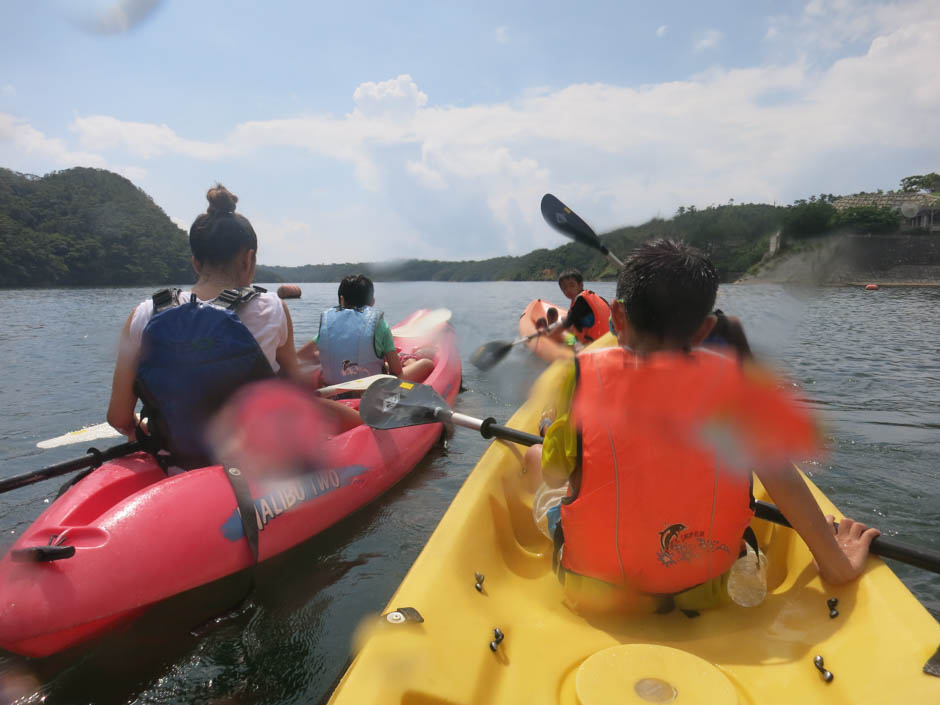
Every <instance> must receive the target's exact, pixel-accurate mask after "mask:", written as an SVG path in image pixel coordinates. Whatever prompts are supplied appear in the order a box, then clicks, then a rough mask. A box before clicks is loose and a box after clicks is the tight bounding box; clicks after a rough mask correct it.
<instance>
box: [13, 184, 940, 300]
mask: <svg viewBox="0 0 940 705" xmlns="http://www.w3.org/2000/svg"><path fill="white" fill-rule="evenodd" d="M935 176H936V174H929V175H927V176H924V177H909V178H908V179H905V180H903V181H902V186H904V185H905V182H906V181H910V180H911V179H914V178H916V179H920V180H922V181H923V180H925V179H926V181H925V183H926V184H927V185H924V184H921V183H920V181H918V182H917V183H916V184H913V185H910V184H908V186H910V189H913V190H915V191H916V190H917V189H921V190H925V189H927V188H928V187H930V188H932V187H933V185H934V183H935V181H936V180H933V181H931V179H932V178H933V177H935ZM938 178H940V177H938ZM904 193H907V191H905V192H904ZM835 199H836V197H835V196H832V195H830V194H823V195H820V197H819V198H818V199H817V198H816V197H811V198H810V200H809V201H805V200H800V201H797V202H796V203H794V204H793V205H792V206H776V205H767V204H740V205H736V204H734V203H733V202H729V203H728V204H727V205H721V206H710V207H708V208H705V209H701V210H699V209H696V208H695V206H689V207H688V208H685V207H680V208H679V209H678V210H677V211H676V213H675V215H674V216H673V217H672V218H669V219H668V220H664V219H661V218H656V219H653V220H650V221H649V222H647V223H644V224H643V225H637V226H630V227H625V228H620V229H617V230H614V231H612V232H610V233H607V234H606V235H603V236H601V239H602V240H603V241H604V244H606V245H607V247H608V248H610V250H611V252H613V253H614V254H616V255H618V256H619V257H621V258H623V257H624V256H626V255H627V254H628V253H629V252H630V251H631V250H632V249H633V248H634V247H635V246H636V245H637V244H639V243H641V242H643V241H645V240H649V239H651V238H655V237H671V238H677V239H682V240H685V241H687V242H689V243H691V244H693V245H695V246H696V247H699V248H700V249H702V250H704V251H706V252H708V253H709V254H710V255H711V257H712V259H713V260H714V262H715V264H716V265H717V267H718V269H719V272H720V273H721V277H722V279H723V280H724V281H733V280H735V279H737V278H738V277H740V276H741V275H742V274H744V273H745V272H746V271H747V270H748V269H750V268H751V267H753V266H754V265H755V264H757V263H758V262H759V261H760V260H761V258H762V257H763V256H764V255H765V253H766V252H767V250H768V243H769V240H770V237H771V235H773V234H774V233H775V232H777V231H780V230H782V231H783V234H784V236H785V238H786V239H787V240H792V241H796V240H801V239H804V238H807V237H817V236H819V235H823V234H826V233H829V232H832V231H833V230H839V231H841V232H849V233H851V232H862V233H872V232H879V233H880V232H892V231H896V230H897V229H898V228H899V227H900V225H901V220H900V216H899V215H898V213H897V212H896V211H894V210H892V209H890V208H879V207H874V206H873V207H861V208H850V209H845V210H843V211H839V212H836V208H835V207H833V206H832V202H833V201H834V200H835ZM535 205H536V204H533V208H534V207H535ZM581 215H582V216H584V217H585V218H586V219H587V220H588V221H590V213H582V214H581ZM534 227H545V228H547V227H548V226H547V225H543V224H542V223H541V222H539V223H537V224H536V225H535V226H534ZM558 242H559V245H560V246H559V247H557V248H555V249H550V250H549V249H541V250H535V251H533V252H530V253H528V254H526V255H522V256H519V257H495V258H492V259H487V260H477V261H461V262H446V261H437V260H409V261H405V262H391V263H389V262H385V263H363V262H359V263H344V264H308V265H305V266H301V267H276V266H265V267H259V268H258V272H257V275H256V280H257V281H261V282H279V281H292V282H335V281H339V280H340V279H341V278H342V277H343V276H345V275H346V274H350V273H356V272H363V273H366V274H368V275H370V276H371V277H372V278H373V279H376V280H378V281H426V280H431V281H493V280H538V279H554V278H556V277H557V276H558V274H559V273H560V272H561V271H562V270H564V269H568V268H570V267H577V268H578V269H580V270H581V271H582V272H583V273H584V275H585V277H586V278H587V279H594V280H596V279H604V278H612V277H613V276H614V274H615V273H614V271H613V267H612V266H611V265H610V263H609V262H608V261H607V259H606V258H604V257H603V256H602V255H600V254H599V253H597V252H595V251H594V250H592V249H590V248H588V247H585V246H584V245H579V244H575V243H571V242H568V243H567V244H565V243H566V241H565V239H564V237H563V236H561V235H558ZM193 280H194V275H193V271H192V266H191V264H190V253H189V243H188V242H187V236H186V233H185V232H183V231H182V230H181V229H180V228H178V227H177V226H176V225H174V224H173V222H172V221H171V220H170V219H169V218H168V217H167V215H166V213H164V212H163V210H162V209H161V208H160V207H159V206H157V205H156V204H155V203H154V202H153V199H151V198H150V196H148V195H147V194H146V193H144V192H143V191H142V190H140V189H139V188H137V187H136V186H134V184H132V183H131V182H130V181H128V180H127V179H125V178H124V177H122V176H119V175H117V174H113V173H111V172H108V171H104V170H101V169H86V168H75V169H68V170H65V171H59V172H53V173H51V174H48V175H46V176H43V177H36V176H31V175H27V174H19V173H16V172H13V171H9V170H7V169H2V168H0V287H16V286H82V285H88V286H106V285H149V284H153V285H156V286H161V285H165V284H171V283H172V284H186V283H189V282H192V281H193Z"/></svg>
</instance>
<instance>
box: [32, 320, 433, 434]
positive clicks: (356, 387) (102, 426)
mask: <svg viewBox="0 0 940 705" xmlns="http://www.w3.org/2000/svg"><path fill="white" fill-rule="evenodd" d="M438 310H441V309H438ZM391 376H392V375H372V376H370V377H361V378H359V379H354V380H351V381H349V382H340V383H339V384H333V385H330V386H329V387H320V388H319V389H317V390H315V391H316V393H317V394H318V395H319V396H321V397H332V396H335V395H337V394H345V393H349V392H361V391H363V390H365V389H367V388H368V387H369V385H370V384H372V383H373V382H374V381H375V380H377V379H382V378H385V377H391ZM121 435H122V434H121V433H120V432H119V431H115V430H114V429H113V428H112V427H111V424H109V423H107V422H105V423H99V424H95V425H94V426H86V427H85V428H80V429H78V430H77V431H69V432H68V433H63V434H62V435H61V436H56V437H55V438H50V439H48V440H45V441H39V443H37V444H36V447H37V448H42V449H43V450H46V449H49V448H58V447H59V446H65V445H74V444H76V443H90V442H91V441H97V440H100V439H102V438H119V437H120V436H121Z"/></svg>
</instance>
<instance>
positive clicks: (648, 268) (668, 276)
mask: <svg viewBox="0 0 940 705" xmlns="http://www.w3.org/2000/svg"><path fill="white" fill-rule="evenodd" d="M717 294H718V271H717V270H716V269H715V265H714V264H712V262H711V260H710V259H708V257H706V256H705V255H704V254H702V253H701V252H699V251H698V250H696V249H695V248H694V247H690V246H688V245H686V244H685V243H681V242H676V241H674V240H654V241H653V242H648V243H646V244H644V245H641V246H640V247H639V248H637V249H636V250H635V251H634V252H633V254H632V255H630V257H628V258H627V261H626V262H624V265H623V267H622V268H621V269H620V276H619V277H618V279H617V298H618V299H620V300H621V301H622V302H623V305H624V308H625V309H626V312H627V318H629V319H630V324H631V325H632V326H633V327H634V328H636V329H637V330H638V331H640V332H643V333H652V334H654V335H657V336H659V337H660V338H661V339H663V340H673V341H677V342H681V343H686V342H688V341H689V339H690V338H691V337H692V335H693V334H694V333H695V331H696V330H698V328H699V326H700V325H702V321H704V320H705V317H706V316H707V315H708V314H709V313H710V312H711V310H712V308H713V307H714V305H715V297H716V296H717Z"/></svg>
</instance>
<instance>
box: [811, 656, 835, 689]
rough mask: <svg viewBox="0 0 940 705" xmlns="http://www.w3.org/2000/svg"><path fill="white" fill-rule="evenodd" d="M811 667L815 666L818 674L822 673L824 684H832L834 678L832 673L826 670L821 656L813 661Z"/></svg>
mask: <svg viewBox="0 0 940 705" xmlns="http://www.w3.org/2000/svg"><path fill="white" fill-rule="evenodd" d="M813 665H814V666H816V668H817V669H818V670H819V672H820V673H822V679H823V680H824V681H826V683H832V679H833V678H834V676H833V675H832V672H830V671H828V670H826V663H825V661H823V657H822V656H816V657H815V658H814V659H813Z"/></svg>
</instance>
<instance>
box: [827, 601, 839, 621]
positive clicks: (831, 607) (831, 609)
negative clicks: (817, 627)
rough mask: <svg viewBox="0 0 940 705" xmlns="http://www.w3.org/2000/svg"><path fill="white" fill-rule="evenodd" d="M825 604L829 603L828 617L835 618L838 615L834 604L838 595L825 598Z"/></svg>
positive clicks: (836, 602)
mask: <svg viewBox="0 0 940 705" xmlns="http://www.w3.org/2000/svg"><path fill="white" fill-rule="evenodd" d="M826 604H827V605H829V619H835V618H836V617H838V616H839V610H837V609H836V605H838V604H839V598H838V597H830V598H829V599H828V600H826Z"/></svg>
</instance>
